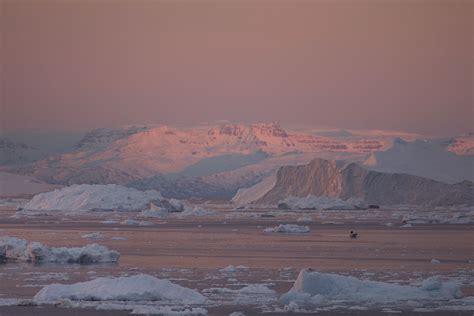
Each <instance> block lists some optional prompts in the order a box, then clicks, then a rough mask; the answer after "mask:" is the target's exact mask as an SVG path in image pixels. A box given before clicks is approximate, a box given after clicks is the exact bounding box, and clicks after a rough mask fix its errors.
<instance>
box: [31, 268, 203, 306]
mask: <svg viewBox="0 0 474 316" xmlns="http://www.w3.org/2000/svg"><path fill="white" fill-rule="evenodd" d="M65 299H69V300H72V301H171V302H175V303H181V304H204V303H205V302H206V298H205V297H204V296H203V295H202V294H200V293H199V292H197V291H195V290H192V289H189V288H185V287H182V286H180V285H177V284H174V283H172V282H170V281H168V280H161V279H157V278H155V277H153V276H151V275H147V274H139V275H134V276H129V277H119V278H97V279H94V280H92V281H87V282H80V283H74V284H51V285H47V286H45V287H44V288H43V289H41V290H40V291H39V292H38V293H37V294H36V295H35V297H34V301H35V302H36V303H55V302H58V301H61V300H65Z"/></svg>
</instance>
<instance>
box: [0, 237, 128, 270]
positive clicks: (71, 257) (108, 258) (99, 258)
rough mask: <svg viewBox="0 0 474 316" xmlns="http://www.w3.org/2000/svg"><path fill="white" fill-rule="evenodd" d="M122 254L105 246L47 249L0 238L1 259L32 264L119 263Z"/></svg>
mask: <svg viewBox="0 0 474 316" xmlns="http://www.w3.org/2000/svg"><path fill="white" fill-rule="evenodd" d="M119 256H120V254H119V253H118V252H117V251H114V250H109V249H108V248H107V247H105V246H100V245H97V244H89V245H85V246H83V247H71V248H67V247H58V248H54V247H47V246H44V245H43V244H41V243H39V242H28V241H27V240H24V239H18V238H13V237H2V238H0V259H3V260H19V261H31V262H62V263H83V264H85V263H99V262H117V261H118V259H119Z"/></svg>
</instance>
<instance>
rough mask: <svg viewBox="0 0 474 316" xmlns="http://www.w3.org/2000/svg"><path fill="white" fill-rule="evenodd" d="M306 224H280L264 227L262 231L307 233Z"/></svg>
mask: <svg viewBox="0 0 474 316" xmlns="http://www.w3.org/2000/svg"><path fill="white" fill-rule="evenodd" d="M309 231H310V230H309V227H308V226H301V225H296V224H280V225H278V226H276V227H270V228H265V229H264V230H263V232H264V233H284V234H304V233H309Z"/></svg>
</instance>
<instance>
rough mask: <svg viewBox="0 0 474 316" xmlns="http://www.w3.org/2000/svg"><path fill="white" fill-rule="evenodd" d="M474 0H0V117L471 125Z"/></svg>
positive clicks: (16, 120)
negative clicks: (473, 0)
mask: <svg viewBox="0 0 474 316" xmlns="http://www.w3.org/2000/svg"><path fill="white" fill-rule="evenodd" d="M473 21H474V2H472V1H469V0H466V1H457V0H450V1H448V0H442V1H437V0H426V1H425V0H413V1H410V0H401V1H391V0H386V1H375V0H374V1H362V0H347V1H344V0H335V1H324V0H314V1H309V0H308V1H298V0H296V1H285V0H281V1H278V0H274V1H270V0H266V1H263V0H262V1H256V0H255V1H251V0H242V1H237V0H229V1H217V0H216V1H204V0H203V1H201V0H194V1H184V0H181V1H170V0H169V1H158V0H157V1H144V0H137V1H121V0H117V1H108V0H70V1H60V0H56V1H51V0H49V1H48V0H1V1H0V35H1V42H0V44H1V45H0V63H1V69H0V70H1V72H0V80H1V91H0V93H1V94H0V106H1V108H0V127H1V131H2V133H5V132H6V131H12V130H15V131H18V130H58V131H72V130H86V129H91V128H98V127H115V126H121V125H131V124H139V125H143V124H151V123H155V124H171V125H196V124H200V123H203V122H213V121H217V120H229V121H233V122H258V121H264V122H267V121H278V122H280V123H281V124H282V125H283V126H296V125H304V126H331V127H339V128H353V129H390V130H404V131H409V132H417V133H423V134H435V135H454V134H460V133H465V132H469V131H472V126H474V104H473V90H474V83H473V72H474V62H473V56H474V52H473V41H474V25H473Z"/></svg>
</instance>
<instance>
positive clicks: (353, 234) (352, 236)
mask: <svg viewBox="0 0 474 316" xmlns="http://www.w3.org/2000/svg"><path fill="white" fill-rule="evenodd" d="M357 235H358V233H356V232H355V231H353V230H351V233H350V237H351V239H356V238H357Z"/></svg>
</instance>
